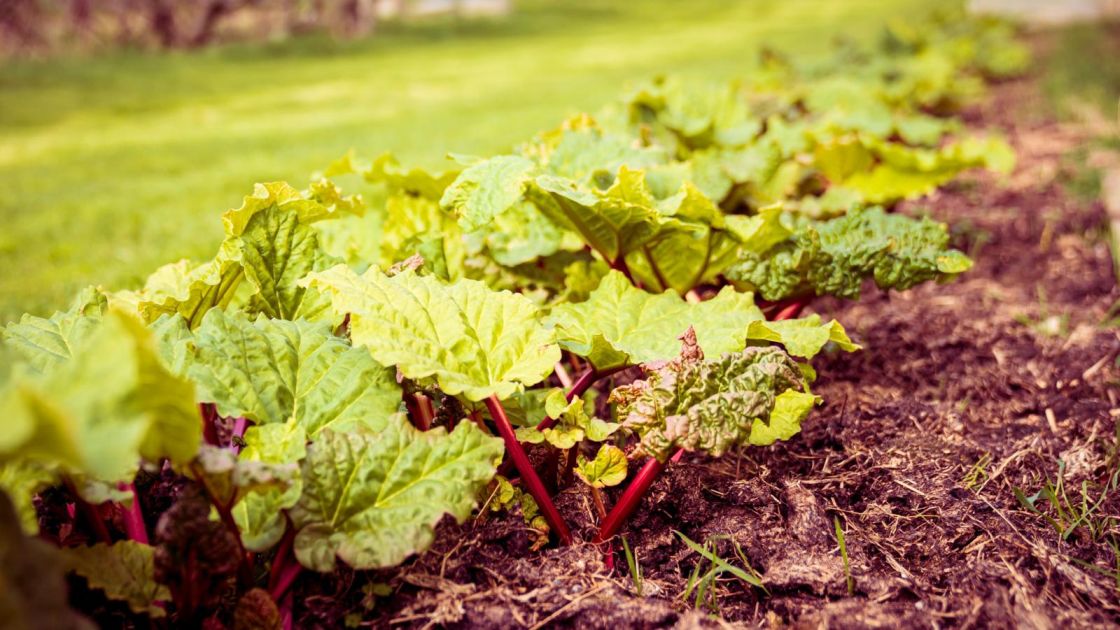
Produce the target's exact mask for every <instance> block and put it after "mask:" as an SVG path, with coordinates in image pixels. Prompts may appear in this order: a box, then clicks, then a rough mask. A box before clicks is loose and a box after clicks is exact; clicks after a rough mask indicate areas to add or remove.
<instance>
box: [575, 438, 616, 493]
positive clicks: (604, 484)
mask: <svg viewBox="0 0 1120 630" xmlns="http://www.w3.org/2000/svg"><path fill="white" fill-rule="evenodd" d="M626 466H627V464H626V453H624V452H622V449H620V448H618V447H617V446H612V445H610V444H604V445H602V446H600V447H599V452H597V453H595V459H591V460H589V459H587V458H586V457H584V456H583V455H580V456H579V458H578V459H577V463H576V469H575V470H576V474H577V475H579V478H580V479H582V480H583V482H584V483H586V484H587V485H589V486H591V487H593V488H609V487H611V486H617V485H618V484H620V483H622V482H623V481H625V480H626Z"/></svg>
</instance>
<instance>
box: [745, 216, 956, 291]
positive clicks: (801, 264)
mask: <svg viewBox="0 0 1120 630" xmlns="http://www.w3.org/2000/svg"><path fill="white" fill-rule="evenodd" d="M971 266H972V262H971V261H970V260H969V259H968V257H967V256H965V255H964V254H962V253H960V252H958V251H956V250H952V249H949V232H948V230H947V229H946V227H945V224H943V223H938V222H936V221H932V220H930V219H925V218H923V219H912V218H910V217H906V216H903V215H898V214H888V213H886V212H884V211H883V210H882V208H869V209H867V210H855V211H852V212H850V213H848V214H847V215H846V216H843V217H840V218H837V219H832V220H829V221H823V222H816V223H808V224H806V225H804V226H803V227H802V228H800V229H799V230H797V232H796V233H795V234H794V235H793V236H792V237H790V238H789V239H788V240H786V241H785V242H783V243H780V244H778V245H777V246H775V247H773V248H771V249H770V250H768V251H767V252H765V253H763V254H756V253H754V252H749V251H743V252H742V253H741V256H740V261H739V263H738V264H737V265H736V266H735V267H733V268H731V269H730V270H729V271H728V273H727V275H728V277H729V278H731V279H732V280H735V281H738V282H740V283H743V284H745V285H747V286H748V287H749V288H753V289H756V290H757V291H759V292H760V293H761V294H762V296H763V297H764V298H766V299H768V300H780V299H782V298H786V297H789V296H792V295H803V294H813V293H815V294H816V295H835V296H839V297H845V298H856V297H858V296H859V293H860V285H861V284H862V283H863V280H864V279H865V278H867V277H868V276H871V277H874V278H875V283H876V284H877V285H878V286H879V288H881V289H896V290H903V289H908V288H910V287H912V286H914V285H916V284H920V283H922V282H925V281H928V280H942V279H945V278H950V277H952V276H954V275H956V274H958V273H962V272H963V271H966V270H968V269H969V268H970V267H971Z"/></svg>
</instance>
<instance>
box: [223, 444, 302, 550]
mask: <svg viewBox="0 0 1120 630" xmlns="http://www.w3.org/2000/svg"><path fill="white" fill-rule="evenodd" d="M306 456H307V434H306V433H305V432H304V430H303V427H301V426H300V425H299V424H298V423H295V422H288V423H285V424H266V425H262V426H252V427H249V428H248V429H247V430H246V431H245V448H243V449H242V450H241V454H240V456H239V458H238V465H250V464H261V465H267V466H270V467H277V466H281V467H287V466H293V467H295V469H294V470H292V471H291V473H290V476H288V475H287V473H285V477H284V480H285V483H284V484H283V485H268V486H266V487H262V488H257V489H256V490H255V491H254V492H249V493H246V494H245V495H244V496H243V497H242V498H241V500H240V501H238V502H237V504H236V505H234V506H233V518H234V521H235V522H236V523H237V529H238V531H240V532H241V542H242V543H243V544H244V545H245V548H246V549H248V550H250V551H255V552H258V553H261V552H264V551H267V550H268V549H270V548H272V546H273V545H275V544H276V543H278V542H280V539H281V538H282V537H283V536H284V530H285V529H286V528H287V526H288V520H287V517H285V516H284V511H285V510H287V509H289V508H291V507H292V506H294V505H295V504H296V502H297V501H299V497H300V494H301V493H302V492H303V480H302V478H301V477H300V471H299V468H298V466H297V465H298V464H299V462H301V461H303V458H304V457H306Z"/></svg>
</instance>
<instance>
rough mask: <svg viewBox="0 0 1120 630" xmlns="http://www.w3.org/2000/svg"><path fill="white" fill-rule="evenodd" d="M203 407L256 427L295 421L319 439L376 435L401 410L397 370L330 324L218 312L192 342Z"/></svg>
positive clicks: (192, 371) (205, 321)
mask: <svg viewBox="0 0 1120 630" xmlns="http://www.w3.org/2000/svg"><path fill="white" fill-rule="evenodd" d="M189 373H190V375H191V378H193V379H194V380H195V382H196V383H198V385H199V397H200V400H202V401H205V402H213V403H215V404H216V405H217V407H218V412H219V413H220V414H221V415H223V416H226V417H245V418H248V419H250V420H252V421H254V422H256V423H257V424H270V423H283V422H287V421H289V420H293V421H294V422H296V423H298V424H299V425H300V426H302V427H303V429H304V430H305V431H306V432H307V435H308V437H309V438H311V439H315V436H316V434H317V433H318V432H319V431H322V430H323V429H325V428H327V427H333V428H336V429H338V430H349V429H351V428H353V427H356V426H360V425H361V426H368V427H370V428H372V429H374V430H378V429H379V428H380V426H381V424H382V423H384V422H385V420H386V418H388V416H389V415H390V414H392V413H394V412H395V411H396V410H397V407H398V406H399V404H400V396H401V394H400V387H399V386H398V385H397V384H396V377H395V374H394V373H393V372H392V370H389V369H387V368H385V367H383V366H381V365H379V364H378V363H377V362H376V361H374V360H373V358H372V357H371V356H370V355H369V352H367V351H366V350H365V349H363V348H353V347H351V346H350V345H349V344H347V343H346V341H345V340H344V339H342V338H340V337H336V336H334V335H333V334H332V333H331V330H330V326H329V325H327V324H325V323H310V322H306V321H297V322H289V321H284V320H275V319H274V320H268V319H264V318H259V319H257V321H255V322H250V321H249V320H248V319H246V318H245V317H244V316H242V315H238V314H235V313H226V312H224V311H220V310H214V311H211V312H210V313H207V315H206V317H205V318H204V319H203V321H202V325H201V326H200V327H199V329H198V330H197V331H195V335H194V352H193V356H192V361H191V366H190V368H189Z"/></svg>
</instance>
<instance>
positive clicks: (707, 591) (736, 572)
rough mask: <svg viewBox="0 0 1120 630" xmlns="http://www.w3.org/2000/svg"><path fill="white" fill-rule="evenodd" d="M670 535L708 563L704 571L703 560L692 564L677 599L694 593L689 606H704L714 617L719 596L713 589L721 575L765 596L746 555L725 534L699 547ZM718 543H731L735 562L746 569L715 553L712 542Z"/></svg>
mask: <svg viewBox="0 0 1120 630" xmlns="http://www.w3.org/2000/svg"><path fill="white" fill-rule="evenodd" d="M673 533H675V534H676V535H677V536H679V537H680V539H681V542H683V543H684V544H685V545H687V546H688V548H689V549H691V550H693V551H695V552H696V553H698V554H700V556H701V557H702V558H703V559H704V560H707V561H708V563H710V564H708V565H707V568H705V562H703V560H702V561H700V562H698V563H696V566H695V567H693V569H692V575H690V576H689V578H688V584H687V585H686V587H685V590H684V592H683V593H681V599H684V600H687V599H688V598H689V597H690V596H692V595H693V593H694V592H695V600H694V602H693V605H694V606H695V607H696V608H700V607H701V606H704V607H705V608H707V609H708V611H709V612H712V613H716V614H718V613H719V595H718V593H717V591H716V589H715V588H714V587H715V586H716V584H717V581H718V580H719V579H720V578H722V577H724V576H725V575H728V576H731V577H733V578H736V579H738V580H741V581H743V582H746V583H747V584H750V585H751V586H755V587H758V588H760V589H762V591H763V592H765V593H769V591H767V590H766V587H765V586H763V584H762V576H760V575H759V573H758V572H757V571H755V570H754V569H753V568H751V565H750V563H749V562H747V556H746V555H745V554H744V553H743V549H742V548H741V547H740V546H739V543H737V542H735V540H734V539H733V538H732V537H730V536H727V535H721V536H712V537H710V538H708V539H707V540H705V541H704V544H703V545H701V544H699V543H697V542H695V541H693V540H692V539H690V538H689V537H688V536H685V535H684V534H683V533H681V532H679V531H675V530H674V532H673ZM721 540H726V541H728V542H730V543H731V547H732V549H734V551H735V555H736V556H738V558H739V561H740V562H742V564H743V566H744V567H746V570H744V569H742V568H740V567H737V566H735V565H733V564H731V563H730V562H728V561H727V560H724V559H723V558H721V557H720V556H719V554H717V553H716V543H718V542H719V541H721Z"/></svg>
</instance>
